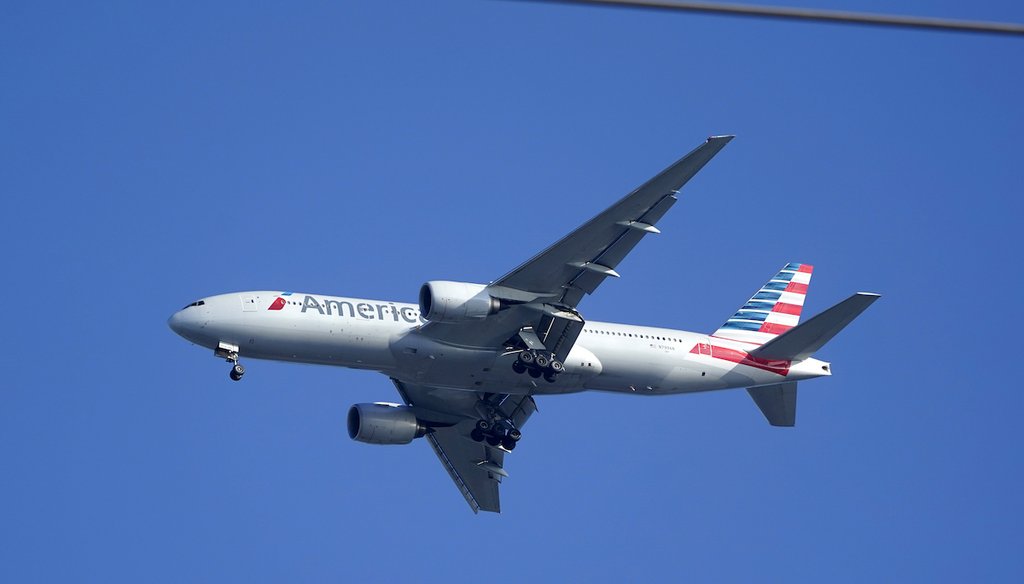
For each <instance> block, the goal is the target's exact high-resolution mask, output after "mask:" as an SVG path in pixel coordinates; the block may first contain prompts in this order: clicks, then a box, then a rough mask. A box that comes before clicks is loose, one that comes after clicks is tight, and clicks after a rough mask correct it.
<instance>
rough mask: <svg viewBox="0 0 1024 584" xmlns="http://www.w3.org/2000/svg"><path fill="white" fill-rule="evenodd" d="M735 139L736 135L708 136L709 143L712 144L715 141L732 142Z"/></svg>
mask: <svg viewBox="0 0 1024 584" xmlns="http://www.w3.org/2000/svg"><path fill="white" fill-rule="evenodd" d="M735 137H736V136H735V135H734V134H721V135H718V136H708V142H711V141H715V142H728V141H729V140H732V139H733V138H735Z"/></svg>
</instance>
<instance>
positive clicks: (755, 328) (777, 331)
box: [712, 263, 814, 345]
mask: <svg viewBox="0 0 1024 584" xmlns="http://www.w3.org/2000/svg"><path fill="white" fill-rule="evenodd" d="M812 271H814V266H812V265H810V264H793V263H790V264H786V266H785V267H784V268H782V270H780V271H779V273H778V274H775V275H774V276H772V279H771V280H768V283H766V284H765V285H764V286H762V287H761V289H760V290H758V291H757V293H756V294H754V296H753V297H752V298H751V299H750V300H748V301H747V303H746V304H744V305H743V307H742V308H740V309H739V310H737V311H736V314H734V315H732V317H731V318H729V320H727V321H725V324H723V325H722V328H720V329H718V330H717V331H715V332H714V334H713V335H712V336H715V337H719V338H723V339H732V340H735V341H745V342H748V343H757V344H758V345H761V344H764V343H767V342H768V341H770V340H772V339H774V338H775V337H777V336H779V335H781V334H782V333H784V332H786V331H788V330H789V329H791V328H793V327H795V326H796V325H797V323H799V322H800V312H801V311H802V310H803V307H804V298H806V297H807V285H808V284H810V283H811V272H812Z"/></svg>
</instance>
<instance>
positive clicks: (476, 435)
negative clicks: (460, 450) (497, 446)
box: [469, 428, 484, 442]
mask: <svg viewBox="0 0 1024 584" xmlns="http://www.w3.org/2000/svg"><path fill="white" fill-rule="evenodd" d="M469 437H470V438H472V439H473V440H474V441H476V442H483V441H484V433H483V432H482V431H481V430H480V429H479V428H473V431H472V432H470V433H469Z"/></svg>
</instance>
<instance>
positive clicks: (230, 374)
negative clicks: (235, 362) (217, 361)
mask: <svg viewBox="0 0 1024 584" xmlns="http://www.w3.org/2000/svg"><path fill="white" fill-rule="evenodd" d="M228 377H230V378H231V381H241V380H242V376H241V375H239V374H237V373H235V370H234V369H232V370H231V371H229V372H228Z"/></svg>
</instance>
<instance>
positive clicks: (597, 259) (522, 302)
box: [419, 136, 732, 361]
mask: <svg viewBox="0 0 1024 584" xmlns="http://www.w3.org/2000/svg"><path fill="white" fill-rule="evenodd" d="M731 139H732V136H712V137H711V138H708V140H707V141H706V142H705V143H704V144H701V145H700V146H698V147H697V148H695V149H694V150H693V151H692V152H690V153H689V154H687V155H686V156H684V157H683V158H681V159H680V160H678V161H677V162H676V163H675V164H673V165H671V166H669V167H668V168H666V169H665V170H663V171H662V172H661V173H659V174H658V175H657V176H655V177H654V178H652V179H651V180H649V181H647V182H646V183H644V184H643V185H642V186H640V187H639V188H637V189H636V190H634V191H633V192H632V193H630V194H628V195H626V196H625V197H623V198H622V199H621V200H619V201H618V202H616V203H615V204H613V205H612V206H611V207H609V208H607V209H605V210H604V211H603V212H602V213H600V214H599V215H597V216H596V217H594V218H593V219H591V220H590V221H588V222H586V223H584V224H583V225H582V226H580V227H579V228H578V229H576V230H575V231H573V232H572V233H570V234H569V235H567V236H565V237H563V238H562V239H561V240H559V241H558V242H557V243H555V244H554V245H552V246H550V247H548V248H547V249H545V250H544V251H542V252H541V253H539V254H537V255H536V256H534V257H533V258H532V259H530V260H529V261H527V262H525V263H524V264H522V265H521V266H519V267H517V268H516V269H514V270H512V271H511V272H509V273H508V274H506V275H505V276H502V277H501V278H499V279H497V280H495V281H494V282H492V283H491V284H489V285H488V286H487V287H486V289H485V290H484V293H485V294H487V295H489V296H490V297H491V299H493V300H494V301H496V302H497V304H498V305H500V306H501V307H502V308H501V309H500V310H498V311H497V313H495V314H491V315H489V316H487V317H486V318H482V319H479V320H474V321H471V322H458V323H449V322H429V323H427V324H426V325H424V326H423V327H422V328H421V329H420V331H419V334H423V335H426V336H428V337H430V338H432V339H436V340H439V341H442V342H445V343H450V344H454V345H461V346H471V347H492V348H498V347H500V346H501V344H502V343H503V342H505V341H507V340H508V339H510V338H513V337H514V335H516V334H518V333H519V332H520V331H521V330H522V329H524V328H529V329H530V330H532V331H533V332H535V333H536V334H537V335H538V337H539V338H540V339H541V342H542V343H543V345H544V348H545V350H546V351H548V352H550V354H551V355H552V356H553V357H554V358H555V359H557V360H559V361H564V359H565V356H566V355H568V353H569V350H570V349H571V348H572V346H573V344H574V343H575V342H576V338H577V336H578V335H579V333H580V331H581V330H582V328H583V318H582V316H581V315H580V314H579V313H578V312H577V311H576V307H577V305H578V304H579V302H580V300H582V298H583V296H584V295H586V294H590V293H592V292H594V290H596V289H597V287H598V286H599V285H600V284H601V282H603V281H604V280H605V278H608V277H618V275H619V274H618V273H617V272H616V271H615V269H616V268H617V267H618V265H619V263H620V262H621V261H622V260H623V258H625V257H626V255H627V254H628V253H629V252H630V251H631V250H632V249H633V248H634V247H635V246H636V244H637V243H639V242H640V240H641V239H643V237H644V236H645V235H647V234H648V233H658V232H659V231H658V228H657V227H655V224H656V223H657V222H658V221H659V220H660V219H661V217H662V216H663V215H664V214H665V213H666V212H667V211H668V210H669V208H670V207H671V206H672V205H673V204H674V203H675V201H676V195H677V193H678V192H679V190H680V189H681V188H682V187H683V185H685V184H686V183H687V182H688V181H689V180H690V179H691V178H692V177H693V176H694V175H695V174H696V173H697V172H698V171H699V170H700V169H701V168H703V167H704V165H705V164H707V163H708V161H710V160H711V158H713V157H714V156H715V154H717V153H718V152H719V151H720V150H721V149H722V148H723V147H724V146H725V145H726V144H727V143H728V142H729V141H730V140H731ZM513 344H515V343H513ZM520 348H522V347H520Z"/></svg>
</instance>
